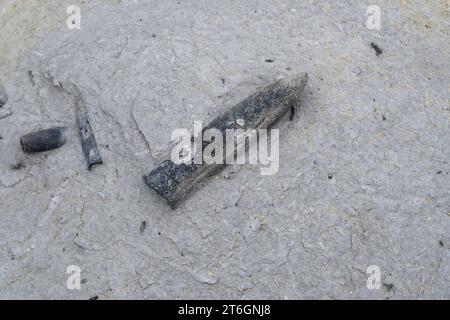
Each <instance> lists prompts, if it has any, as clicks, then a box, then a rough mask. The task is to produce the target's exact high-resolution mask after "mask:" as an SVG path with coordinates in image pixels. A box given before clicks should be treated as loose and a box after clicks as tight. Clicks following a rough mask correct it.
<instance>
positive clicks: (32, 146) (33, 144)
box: [20, 127, 66, 153]
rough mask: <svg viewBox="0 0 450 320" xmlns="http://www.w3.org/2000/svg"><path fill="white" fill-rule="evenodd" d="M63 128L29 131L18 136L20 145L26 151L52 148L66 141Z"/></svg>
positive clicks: (31, 151)
mask: <svg viewBox="0 0 450 320" xmlns="http://www.w3.org/2000/svg"><path fill="white" fill-rule="evenodd" d="M65 130H66V128H63V127H55V128H51V129H46V130H42V131H38V132H33V133H29V134H27V135H24V136H22V137H21V138H20V145H21V147H22V150H23V152H26V153H34V152H43V151H49V150H53V149H56V148H59V147H61V146H62V145H64V143H66V135H65Z"/></svg>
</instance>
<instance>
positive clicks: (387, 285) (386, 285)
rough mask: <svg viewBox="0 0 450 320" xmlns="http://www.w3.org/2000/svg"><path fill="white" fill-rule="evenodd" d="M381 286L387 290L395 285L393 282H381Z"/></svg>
mask: <svg viewBox="0 0 450 320" xmlns="http://www.w3.org/2000/svg"><path fill="white" fill-rule="evenodd" d="M383 287H385V288H386V290H387V291H391V290H392V289H394V287H395V286H394V284H393V283H383Z"/></svg>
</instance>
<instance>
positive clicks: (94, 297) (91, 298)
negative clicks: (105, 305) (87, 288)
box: [89, 296, 98, 300]
mask: <svg viewBox="0 0 450 320" xmlns="http://www.w3.org/2000/svg"><path fill="white" fill-rule="evenodd" d="M89 300H98V296H93V297H90V298H89Z"/></svg>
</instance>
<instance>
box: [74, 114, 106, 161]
mask: <svg viewBox="0 0 450 320" xmlns="http://www.w3.org/2000/svg"><path fill="white" fill-rule="evenodd" d="M77 123H78V129H79V130H80V140H81V147H82V148H83V153H84V157H85V159H86V164H87V166H88V169H89V170H91V168H92V167H93V166H94V165H97V164H102V163H103V160H102V157H101V156H100V152H99V151H98V148H97V142H96V141H95V136H94V133H93V132H92V128H91V125H90V123H89V119H88V117H87V115H86V112H85V111H83V110H81V109H78V110H77Z"/></svg>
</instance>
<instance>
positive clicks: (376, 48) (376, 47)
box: [370, 42, 383, 56]
mask: <svg viewBox="0 0 450 320" xmlns="http://www.w3.org/2000/svg"><path fill="white" fill-rule="evenodd" d="M370 46H371V47H372V48H373V50H375V54H376V55H377V56H379V55H380V54H382V53H383V50H381V48H380V47H379V46H378V45H377V44H376V43H374V42H371V43H370Z"/></svg>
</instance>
